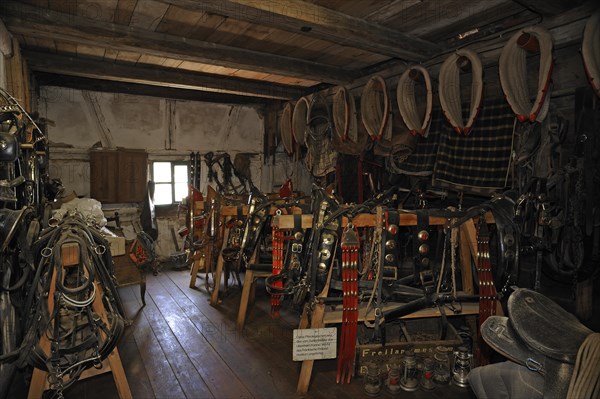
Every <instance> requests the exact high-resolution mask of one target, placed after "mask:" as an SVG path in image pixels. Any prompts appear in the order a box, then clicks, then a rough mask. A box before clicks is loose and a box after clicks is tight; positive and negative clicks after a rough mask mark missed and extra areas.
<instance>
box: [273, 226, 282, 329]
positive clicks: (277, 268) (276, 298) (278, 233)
mask: <svg viewBox="0 0 600 399" xmlns="http://www.w3.org/2000/svg"><path fill="white" fill-rule="evenodd" d="M284 237H285V231H284V230H282V229H280V228H278V227H276V226H273V243H272V247H273V271H272V275H273V276H277V275H279V274H281V272H282V270H283V256H284V255H283V240H284ZM273 286H274V287H276V288H283V281H282V280H280V279H277V280H276V281H274V282H273ZM280 308H281V294H271V317H273V318H277V317H279V310H280Z"/></svg>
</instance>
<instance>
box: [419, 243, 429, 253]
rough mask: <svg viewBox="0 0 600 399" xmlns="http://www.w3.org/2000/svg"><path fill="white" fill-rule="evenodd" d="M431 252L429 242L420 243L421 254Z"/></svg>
mask: <svg viewBox="0 0 600 399" xmlns="http://www.w3.org/2000/svg"><path fill="white" fill-rule="evenodd" d="M428 252H429V245H427V244H421V245H419V253H420V254H421V255H425V254H427V253H428Z"/></svg>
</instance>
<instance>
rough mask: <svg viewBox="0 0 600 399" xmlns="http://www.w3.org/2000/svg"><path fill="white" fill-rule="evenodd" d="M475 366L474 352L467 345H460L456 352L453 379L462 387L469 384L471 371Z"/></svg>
mask: <svg viewBox="0 0 600 399" xmlns="http://www.w3.org/2000/svg"><path fill="white" fill-rule="evenodd" d="M472 367H473V354H472V353H471V352H470V351H469V350H468V349H467V347H466V346H459V347H458V350H456V351H455V352H454V365H453V366H452V381H453V382H454V384H456V385H458V386H459V387H462V388H467V387H468V386H469V379H468V376H469V372H470V371H471V368H472Z"/></svg>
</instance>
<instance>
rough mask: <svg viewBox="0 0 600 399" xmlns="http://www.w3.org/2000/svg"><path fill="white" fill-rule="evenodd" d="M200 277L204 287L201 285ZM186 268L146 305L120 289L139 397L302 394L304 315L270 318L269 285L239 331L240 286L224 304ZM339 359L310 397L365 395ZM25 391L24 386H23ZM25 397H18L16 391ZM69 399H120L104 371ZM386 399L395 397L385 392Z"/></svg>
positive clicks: (156, 285)
mask: <svg viewBox="0 0 600 399" xmlns="http://www.w3.org/2000/svg"><path fill="white" fill-rule="evenodd" d="M202 282H203V281H202V280H200V279H199V280H198V286H201V285H202ZM188 284H189V274H188V272H186V271H164V272H163V273H161V274H159V275H158V276H152V275H149V276H148V278H147V293H146V303H147V305H146V306H145V307H142V304H141V300H140V294H139V289H138V286H129V287H122V288H120V289H119V293H120V295H121V298H122V299H123V302H124V305H125V310H126V316H127V317H128V318H129V319H131V320H132V324H131V326H129V327H128V328H127V329H126V332H125V335H124V337H123V338H122V340H121V342H120V344H119V351H120V354H121V359H122V361H123V365H124V368H125V372H126V374H127V378H128V381H129V385H130V387H131V391H132V393H133V397H134V398H142V399H146V398H161V399H162V398H169V399H177V398H198V399H200V398H299V397H300V396H299V395H297V394H296V383H297V379H298V374H299V371H300V363H297V362H293V361H292V360H291V359H292V332H293V329H294V328H295V327H296V326H297V320H298V316H297V315H293V314H291V313H289V312H288V313H286V312H284V314H283V316H282V318H280V319H275V320H274V319H272V318H271V317H270V316H269V313H268V308H269V299H268V297H267V294H266V292H264V286H263V285H259V286H258V287H257V288H258V289H257V300H256V302H257V303H256V305H255V306H254V308H253V309H252V311H251V312H250V314H249V317H248V321H247V323H246V328H245V329H244V332H242V333H240V332H237V331H236V330H235V319H236V316H237V309H238V304H239V290H237V289H235V288H234V289H232V290H231V291H230V294H229V295H228V296H227V297H226V298H225V299H224V300H223V303H221V304H220V305H219V306H218V307H212V306H210V305H209V302H208V300H209V296H208V294H207V293H206V292H205V291H204V289H196V290H194V289H190V288H188ZM335 372H336V361H335V360H322V361H317V362H315V369H314V373H313V379H312V382H311V387H310V390H309V393H308V395H306V396H305V397H306V398H325V397H326V398H361V397H365V396H366V395H365V393H364V392H363V384H364V381H363V379H362V378H356V379H354V380H353V381H352V383H351V384H346V385H336V384H335ZM23 389H26V387H23ZM396 396H397V397H398V396H402V397H403V398H442V397H443V398H473V397H474V396H473V394H472V393H471V391H470V389H461V388H458V387H444V388H443V389H441V388H438V389H436V390H435V391H433V392H430V393H426V392H419V391H417V392H415V393H407V392H402V393H400V394H398V395H396ZM17 397H19V396H17ZM65 397H66V398H78V399H81V398H84V399H96V398H98V399H100V398H102V399H106V398H117V397H118V396H117V392H116V388H115V386H114V383H113V380H112V376H111V375H110V374H103V375H100V376H96V377H93V378H90V379H87V380H84V381H80V382H78V383H77V384H76V385H75V386H73V387H72V388H71V389H69V390H68V391H67V392H65ZM380 397H382V398H392V397H394V396H393V395H391V394H389V393H387V392H385V390H384V391H382V393H381V395H380Z"/></svg>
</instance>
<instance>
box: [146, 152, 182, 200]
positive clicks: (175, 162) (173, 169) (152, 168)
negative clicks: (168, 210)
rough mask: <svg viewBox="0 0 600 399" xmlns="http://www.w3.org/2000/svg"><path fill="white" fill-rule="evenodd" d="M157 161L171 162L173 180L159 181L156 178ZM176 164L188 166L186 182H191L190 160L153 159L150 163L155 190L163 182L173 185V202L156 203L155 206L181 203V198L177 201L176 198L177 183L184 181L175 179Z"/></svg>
mask: <svg viewBox="0 0 600 399" xmlns="http://www.w3.org/2000/svg"><path fill="white" fill-rule="evenodd" d="M155 163H170V164H171V174H170V176H171V180H170V181H168V182H157V181H156V180H155V179H154V164H155ZM176 166H185V167H186V170H187V174H186V175H187V182H186V184H189V181H190V176H189V172H190V170H189V168H190V165H189V162H187V161H165V160H153V161H152V163H151V165H150V171H151V175H152V181H154V188H155V190H154V191H155V192H156V188H157V187H158V186H159V185H161V184H170V185H171V203H170V204H154V205H155V206H158V207H161V206H164V207H167V206H172V205H179V204H181V200H179V201H177V200H176V199H175V184H176V183H182V182H176V181H175V167H176ZM182 199H183V198H182Z"/></svg>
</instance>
